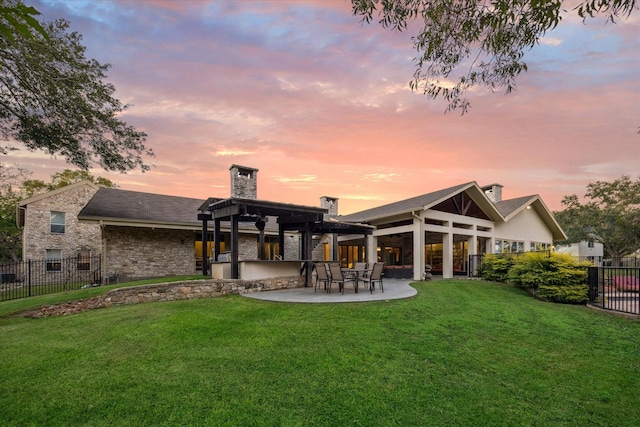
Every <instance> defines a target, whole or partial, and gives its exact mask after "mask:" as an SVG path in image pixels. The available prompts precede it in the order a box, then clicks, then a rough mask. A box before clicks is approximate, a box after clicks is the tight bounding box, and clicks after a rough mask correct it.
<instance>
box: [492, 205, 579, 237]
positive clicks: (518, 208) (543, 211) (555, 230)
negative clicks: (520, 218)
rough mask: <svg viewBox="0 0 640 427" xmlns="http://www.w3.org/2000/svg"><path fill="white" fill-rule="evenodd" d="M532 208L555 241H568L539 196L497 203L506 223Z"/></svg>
mask: <svg viewBox="0 0 640 427" xmlns="http://www.w3.org/2000/svg"><path fill="white" fill-rule="evenodd" d="M529 207H531V208H532V209H534V210H535V211H536V213H537V214H538V216H539V217H540V219H542V221H543V222H544V223H545V225H546V226H547V228H548V229H549V231H551V234H552V236H553V240H566V239H567V235H566V234H565V233H564V231H563V230H562V227H560V224H558V222H557V221H556V219H555V217H554V216H553V214H552V213H551V211H550V210H549V208H547V205H545V204H544V202H543V201H542V199H541V198H540V196H539V195H537V194H535V195H532V196H524V197H518V198H515V199H509V200H503V201H501V202H498V203H496V208H498V210H499V211H500V213H501V214H502V216H503V217H504V220H505V222H507V221H509V220H510V219H511V218H513V217H515V216H516V215H518V214H519V213H520V212H522V211H523V210H525V209H527V208H529Z"/></svg>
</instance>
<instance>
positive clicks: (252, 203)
mask: <svg viewBox="0 0 640 427" xmlns="http://www.w3.org/2000/svg"><path fill="white" fill-rule="evenodd" d="M206 210H207V211H208V212H209V213H205V214H200V215H198V219H199V220H202V236H203V247H206V244H207V242H206V238H207V237H206V236H207V222H208V221H209V220H213V221H214V259H215V260H216V261H217V260H218V255H220V223H221V221H229V222H230V224H231V239H230V249H231V251H230V252H231V254H230V255H231V260H230V261H231V277H232V278H233V279H238V278H239V277H238V276H239V268H238V261H239V260H238V224H239V223H240V222H253V223H254V224H255V226H256V228H257V229H258V231H259V236H260V237H259V239H260V246H259V248H260V253H259V257H260V259H264V228H265V223H266V220H267V217H276V218H277V223H278V241H279V243H280V244H279V251H280V256H281V257H282V259H283V258H284V236H285V231H297V232H299V233H301V234H302V254H301V260H300V261H302V262H304V263H305V266H306V267H307V268H306V283H307V284H309V283H311V268H309V267H310V265H309V263H311V262H312V251H313V245H312V240H313V235H314V234H316V235H317V234H333V235H334V243H335V244H334V254H333V258H334V259H336V258H337V246H338V245H337V238H338V235H340V234H343V235H344V234H349V235H351V234H362V235H370V234H372V233H373V230H374V228H375V227H373V226H370V225H366V224H358V223H348V222H341V221H338V220H335V219H333V218H331V217H328V218H326V219H325V216H326V214H327V212H328V211H327V209H325V208H320V207H314V206H301V205H293V204H288V203H276V202H270V201H265V200H255V199H241V198H229V199H223V200H216V201H214V202H213V203H211V204H210V205H209V207H208V209H206ZM365 241H367V239H365ZM207 271H208V265H207V261H206V257H203V273H206V272H207Z"/></svg>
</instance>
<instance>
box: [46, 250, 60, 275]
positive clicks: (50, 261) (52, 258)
mask: <svg viewBox="0 0 640 427" xmlns="http://www.w3.org/2000/svg"><path fill="white" fill-rule="evenodd" d="M47 271H62V250H61V249H47Z"/></svg>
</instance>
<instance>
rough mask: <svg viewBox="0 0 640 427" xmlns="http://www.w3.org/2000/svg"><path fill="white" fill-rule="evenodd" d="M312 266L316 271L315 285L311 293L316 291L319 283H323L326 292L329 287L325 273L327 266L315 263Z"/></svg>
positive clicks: (327, 274)
mask: <svg viewBox="0 0 640 427" xmlns="http://www.w3.org/2000/svg"><path fill="white" fill-rule="evenodd" d="M313 266H314V268H315V269H316V284H315V286H314V287H313V292H315V291H316V290H317V289H318V285H319V284H320V283H324V290H325V292H326V291H327V286H329V281H330V280H331V278H330V277H329V273H328V272H327V264H325V263H324V262H316V263H315V264H314V265H313Z"/></svg>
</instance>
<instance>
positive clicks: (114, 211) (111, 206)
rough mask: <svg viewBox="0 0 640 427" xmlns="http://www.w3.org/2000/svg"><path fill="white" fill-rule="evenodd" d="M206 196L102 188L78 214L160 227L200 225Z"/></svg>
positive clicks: (86, 218)
mask: <svg viewBox="0 0 640 427" xmlns="http://www.w3.org/2000/svg"><path fill="white" fill-rule="evenodd" d="M203 202H204V200H203V199H193V198H188V197H177V196H167V195H163V194H152V193H142V192H137V191H128V190H119V189H116V188H100V189H99V190H98V191H97V192H96V194H95V195H94V196H93V197H92V198H91V200H89V202H88V203H87V204H86V206H85V207H84V208H82V210H81V211H80V213H79V214H78V219H80V220H81V221H101V222H102V223H104V224H112V225H116V224H117V225H131V226H134V225H135V226H141V227H145V226H146V227H159V228H175V227H186V228H196V229H197V228H201V226H202V223H201V222H200V221H198V209H199V207H200V206H201V205H202V203H203Z"/></svg>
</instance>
